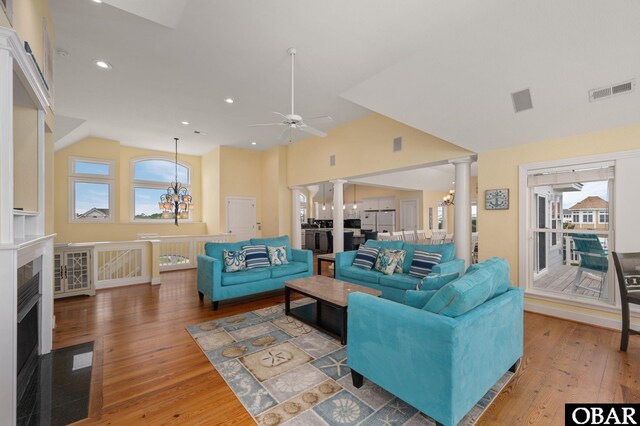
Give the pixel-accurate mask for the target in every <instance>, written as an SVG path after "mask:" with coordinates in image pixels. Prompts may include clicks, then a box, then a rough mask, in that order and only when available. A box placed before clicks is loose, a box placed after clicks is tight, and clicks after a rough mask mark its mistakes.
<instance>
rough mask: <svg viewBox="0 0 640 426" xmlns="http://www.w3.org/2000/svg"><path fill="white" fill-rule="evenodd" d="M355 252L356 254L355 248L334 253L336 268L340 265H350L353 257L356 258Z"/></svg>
mask: <svg viewBox="0 0 640 426" xmlns="http://www.w3.org/2000/svg"><path fill="white" fill-rule="evenodd" d="M356 254H358V251H357V250H352V251H343V252H340V253H336V265H335V267H336V269H338V268H340V267H345V266H351V264H352V263H353V261H354V259H355V258H356Z"/></svg>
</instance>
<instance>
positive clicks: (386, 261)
mask: <svg viewBox="0 0 640 426" xmlns="http://www.w3.org/2000/svg"><path fill="white" fill-rule="evenodd" d="M400 251H401V250H391V249H383V250H382V251H381V252H380V253H379V254H378V258H377V259H376V271H380V272H382V273H383V274H385V275H392V274H393V271H394V270H395V269H396V266H397V265H398V259H399V258H400Z"/></svg>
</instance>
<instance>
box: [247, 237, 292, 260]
mask: <svg viewBox="0 0 640 426" xmlns="http://www.w3.org/2000/svg"><path fill="white" fill-rule="evenodd" d="M250 244H253V245H256V244H258V245H259V244H263V245H265V246H268V247H269V246H270V247H281V246H284V249H285V251H286V252H287V259H293V254H291V243H290V242H289V236H288V235H283V236H281V237H275V238H252V239H251V243H250Z"/></svg>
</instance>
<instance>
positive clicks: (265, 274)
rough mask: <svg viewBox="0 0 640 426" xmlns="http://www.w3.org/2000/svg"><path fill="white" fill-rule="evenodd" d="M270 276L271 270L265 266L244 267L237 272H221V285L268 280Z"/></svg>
mask: <svg viewBox="0 0 640 426" xmlns="http://www.w3.org/2000/svg"><path fill="white" fill-rule="evenodd" d="M269 278H271V271H269V270H268V269H266V268H260V269H244V270H242V271H238V272H223V273H222V285H223V286H229V285H241V284H245V283H252V282H255V281H261V280H268V279H269Z"/></svg>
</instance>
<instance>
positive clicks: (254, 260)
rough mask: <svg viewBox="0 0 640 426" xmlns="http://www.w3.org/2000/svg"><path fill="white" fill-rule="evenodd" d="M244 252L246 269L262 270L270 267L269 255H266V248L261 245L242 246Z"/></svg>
mask: <svg viewBox="0 0 640 426" xmlns="http://www.w3.org/2000/svg"><path fill="white" fill-rule="evenodd" d="M242 250H243V251H244V252H245V261H246V262H247V269H253V268H264V267H267V266H271V263H269V255H267V247H266V246H264V245H262V244H256V245H248V246H242Z"/></svg>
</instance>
